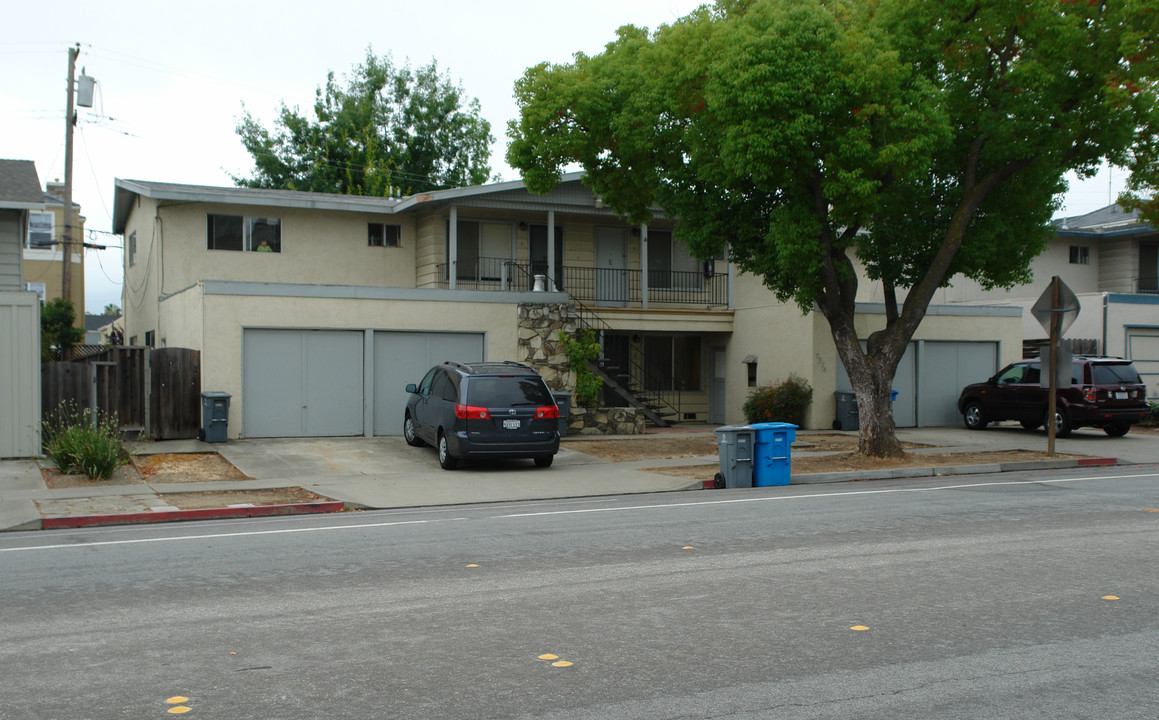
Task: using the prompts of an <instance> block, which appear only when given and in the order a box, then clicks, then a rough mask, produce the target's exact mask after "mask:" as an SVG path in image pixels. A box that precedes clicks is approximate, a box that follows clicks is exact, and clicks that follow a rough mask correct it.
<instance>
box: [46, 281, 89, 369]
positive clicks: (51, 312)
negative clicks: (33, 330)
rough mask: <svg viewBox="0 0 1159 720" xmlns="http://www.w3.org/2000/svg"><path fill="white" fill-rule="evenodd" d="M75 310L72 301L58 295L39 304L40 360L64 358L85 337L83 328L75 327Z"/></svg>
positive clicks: (50, 360) (47, 360) (52, 360)
mask: <svg viewBox="0 0 1159 720" xmlns="http://www.w3.org/2000/svg"><path fill="white" fill-rule="evenodd" d="M75 323H76V310H75V309H74V308H73V306H72V303H71V302H69V301H68V300H65V299H64V298H61V297H58V298H53V299H52V300H49V301H48V302H46V303H44V304H43V305H41V306H40V360H41V362H54V361H57V360H65V359H67V358H68V355H69V353H70V352H71V351H72V349H73V348H74V347H76V346H77V345H79V344H80V342H81V341H82V340H84V337H85V331H84V329H83V328H78V327H75Z"/></svg>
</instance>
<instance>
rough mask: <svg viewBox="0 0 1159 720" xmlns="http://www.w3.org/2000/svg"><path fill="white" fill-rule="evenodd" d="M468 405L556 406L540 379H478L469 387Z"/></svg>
mask: <svg viewBox="0 0 1159 720" xmlns="http://www.w3.org/2000/svg"><path fill="white" fill-rule="evenodd" d="M467 404H468V405H476V406H479V407H516V406H519V405H532V406H535V407H542V406H544V405H554V404H555V401H554V400H552V398H551V393H549V392H548V391H547V386H545V385H544V384H543V380H541V379H540V378H538V377H477V378H471V381H470V385H469V386H468V387H467Z"/></svg>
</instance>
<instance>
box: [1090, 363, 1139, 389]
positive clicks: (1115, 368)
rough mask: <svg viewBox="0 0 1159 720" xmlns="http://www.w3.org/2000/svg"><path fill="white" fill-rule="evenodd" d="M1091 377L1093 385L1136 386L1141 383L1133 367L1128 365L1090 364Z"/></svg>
mask: <svg viewBox="0 0 1159 720" xmlns="http://www.w3.org/2000/svg"><path fill="white" fill-rule="evenodd" d="M1091 375H1092V377H1093V379H1094V384H1095V385H1138V384H1140V383H1141V382H1142V380H1140V379H1139V373H1138V372H1137V371H1136V370H1135V366H1134V365H1132V364H1130V363H1121V364H1114V365H1110V364H1102V363H1098V364H1092V365H1091Z"/></svg>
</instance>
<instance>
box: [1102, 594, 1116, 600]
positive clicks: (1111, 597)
mask: <svg viewBox="0 0 1159 720" xmlns="http://www.w3.org/2000/svg"><path fill="white" fill-rule="evenodd" d="M1118 599H1119V598H1117V597H1115V596H1114V595H1104V596H1103V600H1118Z"/></svg>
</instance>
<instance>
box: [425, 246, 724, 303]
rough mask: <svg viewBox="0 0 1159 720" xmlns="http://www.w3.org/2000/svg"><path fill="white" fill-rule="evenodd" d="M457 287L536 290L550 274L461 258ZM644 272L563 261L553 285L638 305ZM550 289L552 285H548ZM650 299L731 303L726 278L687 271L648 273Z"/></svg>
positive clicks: (576, 294) (441, 269)
mask: <svg viewBox="0 0 1159 720" xmlns="http://www.w3.org/2000/svg"><path fill="white" fill-rule="evenodd" d="M457 267H458V271H457V272H456V274H455V287H456V289H461V290H507V291H510V290H532V289H534V283H535V277H534V276H535V275H536V274H543V275H546V274H547V273H546V269H547V268H546V265H545V266H543V267H542V268H541V267H539V266H538V265H536V266H535V267H534V271H533V266H532V265H531V264H530V263H525V262H518V261H515V260H506V259H503V258H488V257H480V258H474V259H472V260H467V261H462V260H461V261H459V263H458V264H457ZM438 277H439V280H438V284H439V287H441V288H447V287H450V280H449V275H448V273H447V264H446V263H440V264H439V266H438ZM643 280H644V271H642V270H619V269H612V268H595V267H579V266H575V265H564V266H563V267H562V268H560V271H559V272H558V273H556V277H555V278H554V282H555V285H556V287H555V289H556V290H561V291H564V292H566V293H568V294H569V295H570V296H571V297H573V298H575V299H577V300H582V301H585V302H592V303H596V304H597V305H611V306H614V305H629V304H630V305H639V304H641V303H642V302H643V298H644V290H643ZM547 289H551V288H547ZM648 302H649V304H651V303H657V304H680V305H702V306H704V307H720V308H724V307H728V276H727V275H726V274H717V273H705V272H699V271H686V270H663V271H655V270H653V271H650V272H649V273H648Z"/></svg>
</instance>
